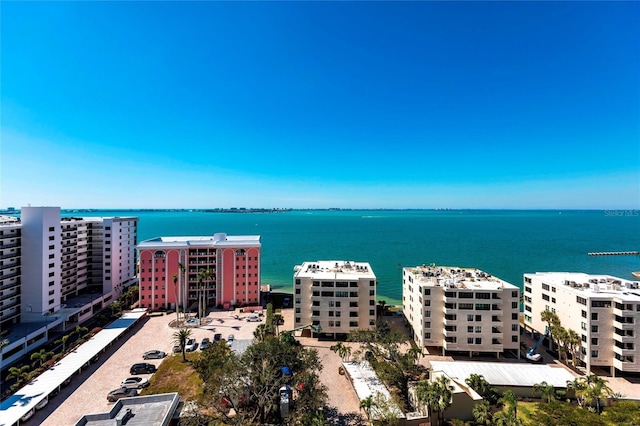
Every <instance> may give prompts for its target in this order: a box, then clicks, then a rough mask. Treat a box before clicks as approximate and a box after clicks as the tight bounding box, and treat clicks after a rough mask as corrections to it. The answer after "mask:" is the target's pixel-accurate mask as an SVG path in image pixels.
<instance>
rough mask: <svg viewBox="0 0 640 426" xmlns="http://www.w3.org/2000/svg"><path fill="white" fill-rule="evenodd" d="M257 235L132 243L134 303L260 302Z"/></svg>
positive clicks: (225, 304) (187, 307) (191, 305)
mask: <svg viewBox="0 0 640 426" xmlns="http://www.w3.org/2000/svg"><path fill="white" fill-rule="evenodd" d="M260 249H261V243H260V236H259V235H243V236H232V235H227V234H224V233H218V234H214V235H212V236H201V237H158V238H154V239H151V240H147V241H143V242H141V243H140V244H139V245H138V252H139V257H140V306H141V307H146V308H149V309H175V308H176V307H184V309H185V310H189V311H192V312H195V311H196V310H197V308H198V304H199V303H198V301H199V300H201V299H202V300H204V305H205V306H208V307H224V308H228V307H231V306H246V305H257V304H258V303H259V302H260Z"/></svg>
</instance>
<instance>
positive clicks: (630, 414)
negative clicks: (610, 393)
mask: <svg viewBox="0 0 640 426" xmlns="http://www.w3.org/2000/svg"><path fill="white" fill-rule="evenodd" d="M602 417H603V418H605V419H606V421H607V422H608V423H610V424H619V425H629V426H631V425H640V406H638V403H637V402H636V401H617V402H616V403H615V404H613V405H612V406H610V407H607V408H605V409H604V412H603V413H602Z"/></svg>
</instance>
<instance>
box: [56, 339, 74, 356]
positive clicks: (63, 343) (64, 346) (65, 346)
mask: <svg viewBox="0 0 640 426" xmlns="http://www.w3.org/2000/svg"><path fill="white" fill-rule="evenodd" d="M70 337H71V335H70V334H65V335H64V336H62V337H61V338H60V339H58V340H56V342H55V343H56V344H58V343H62V352H63V353H64V352H66V351H67V341H68V340H69V338H70Z"/></svg>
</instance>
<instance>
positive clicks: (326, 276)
mask: <svg viewBox="0 0 640 426" xmlns="http://www.w3.org/2000/svg"><path fill="white" fill-rule="evenodd" d="M293 279H294V293H295V294H294V304H293V306H294V309H295V314H294V318H295V320H294V327H302V326H308V325H314V326H316V327H317V326H320V327H321V333H322V334H325V335H333V337H334V338H335V337H338V335H339V336H344V335H346V334H348V333H349V332H350V331H352V330H357V329H371V328H373V327H374V326H375V324H376V284H377V280H376V276H375V274H374V273H373V270H372V269H371V266H370V265H369V263H367V262H353V261H335V260H330V261H328V260H327V261H317V262H304V263H303V264H302V265H298V266H296V267H295V273H294V276H293ZM316 330H317V329H316Z"/></svg>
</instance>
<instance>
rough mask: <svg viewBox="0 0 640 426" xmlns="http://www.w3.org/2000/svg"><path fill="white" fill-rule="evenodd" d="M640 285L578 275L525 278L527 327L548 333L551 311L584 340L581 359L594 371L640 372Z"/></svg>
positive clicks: (539, 274)
mask: <svg viewBox="0 0 640 426" xmlns="http://www.w3.org/2000/svg"><path fill="white" fill-rule="evenodd" d="M639 287H640V283H639V282H637V281H630V280H625V279H622V278H617V277H613V276H610V275H589V274H584V273H575V272H538V273H535V274H524V324H525V327H526V328H528V329H533V330H536V331H538V332H539V333H544V332H545V330H546V328H547V326H548V324H547V323H546V322H543V321H542V319H541V313H542V312H543V311H545V310H549V311H551V312H555V313H556V314H557V315H558V318H559V319H560V323H561V325H562V327H564V328H565V329H571V330H574V331H576V332H577V333H578V334H579V335H580V336H581V340H582V343H581V346H580V350H579V353H578V354H577V356H578V359H579V360H580V361H582V362H583V363H584V364H585V365H586V368H587V371H589V372H590V371H591V368H592V367H595V366H597V367H604V368H607V369H609V370H610V371H611V374H613V375H615V374H616V371H620V372H638V371H640V333H638V325H639V324H640V290H639V289H638V288H639Z"/></svg>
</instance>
